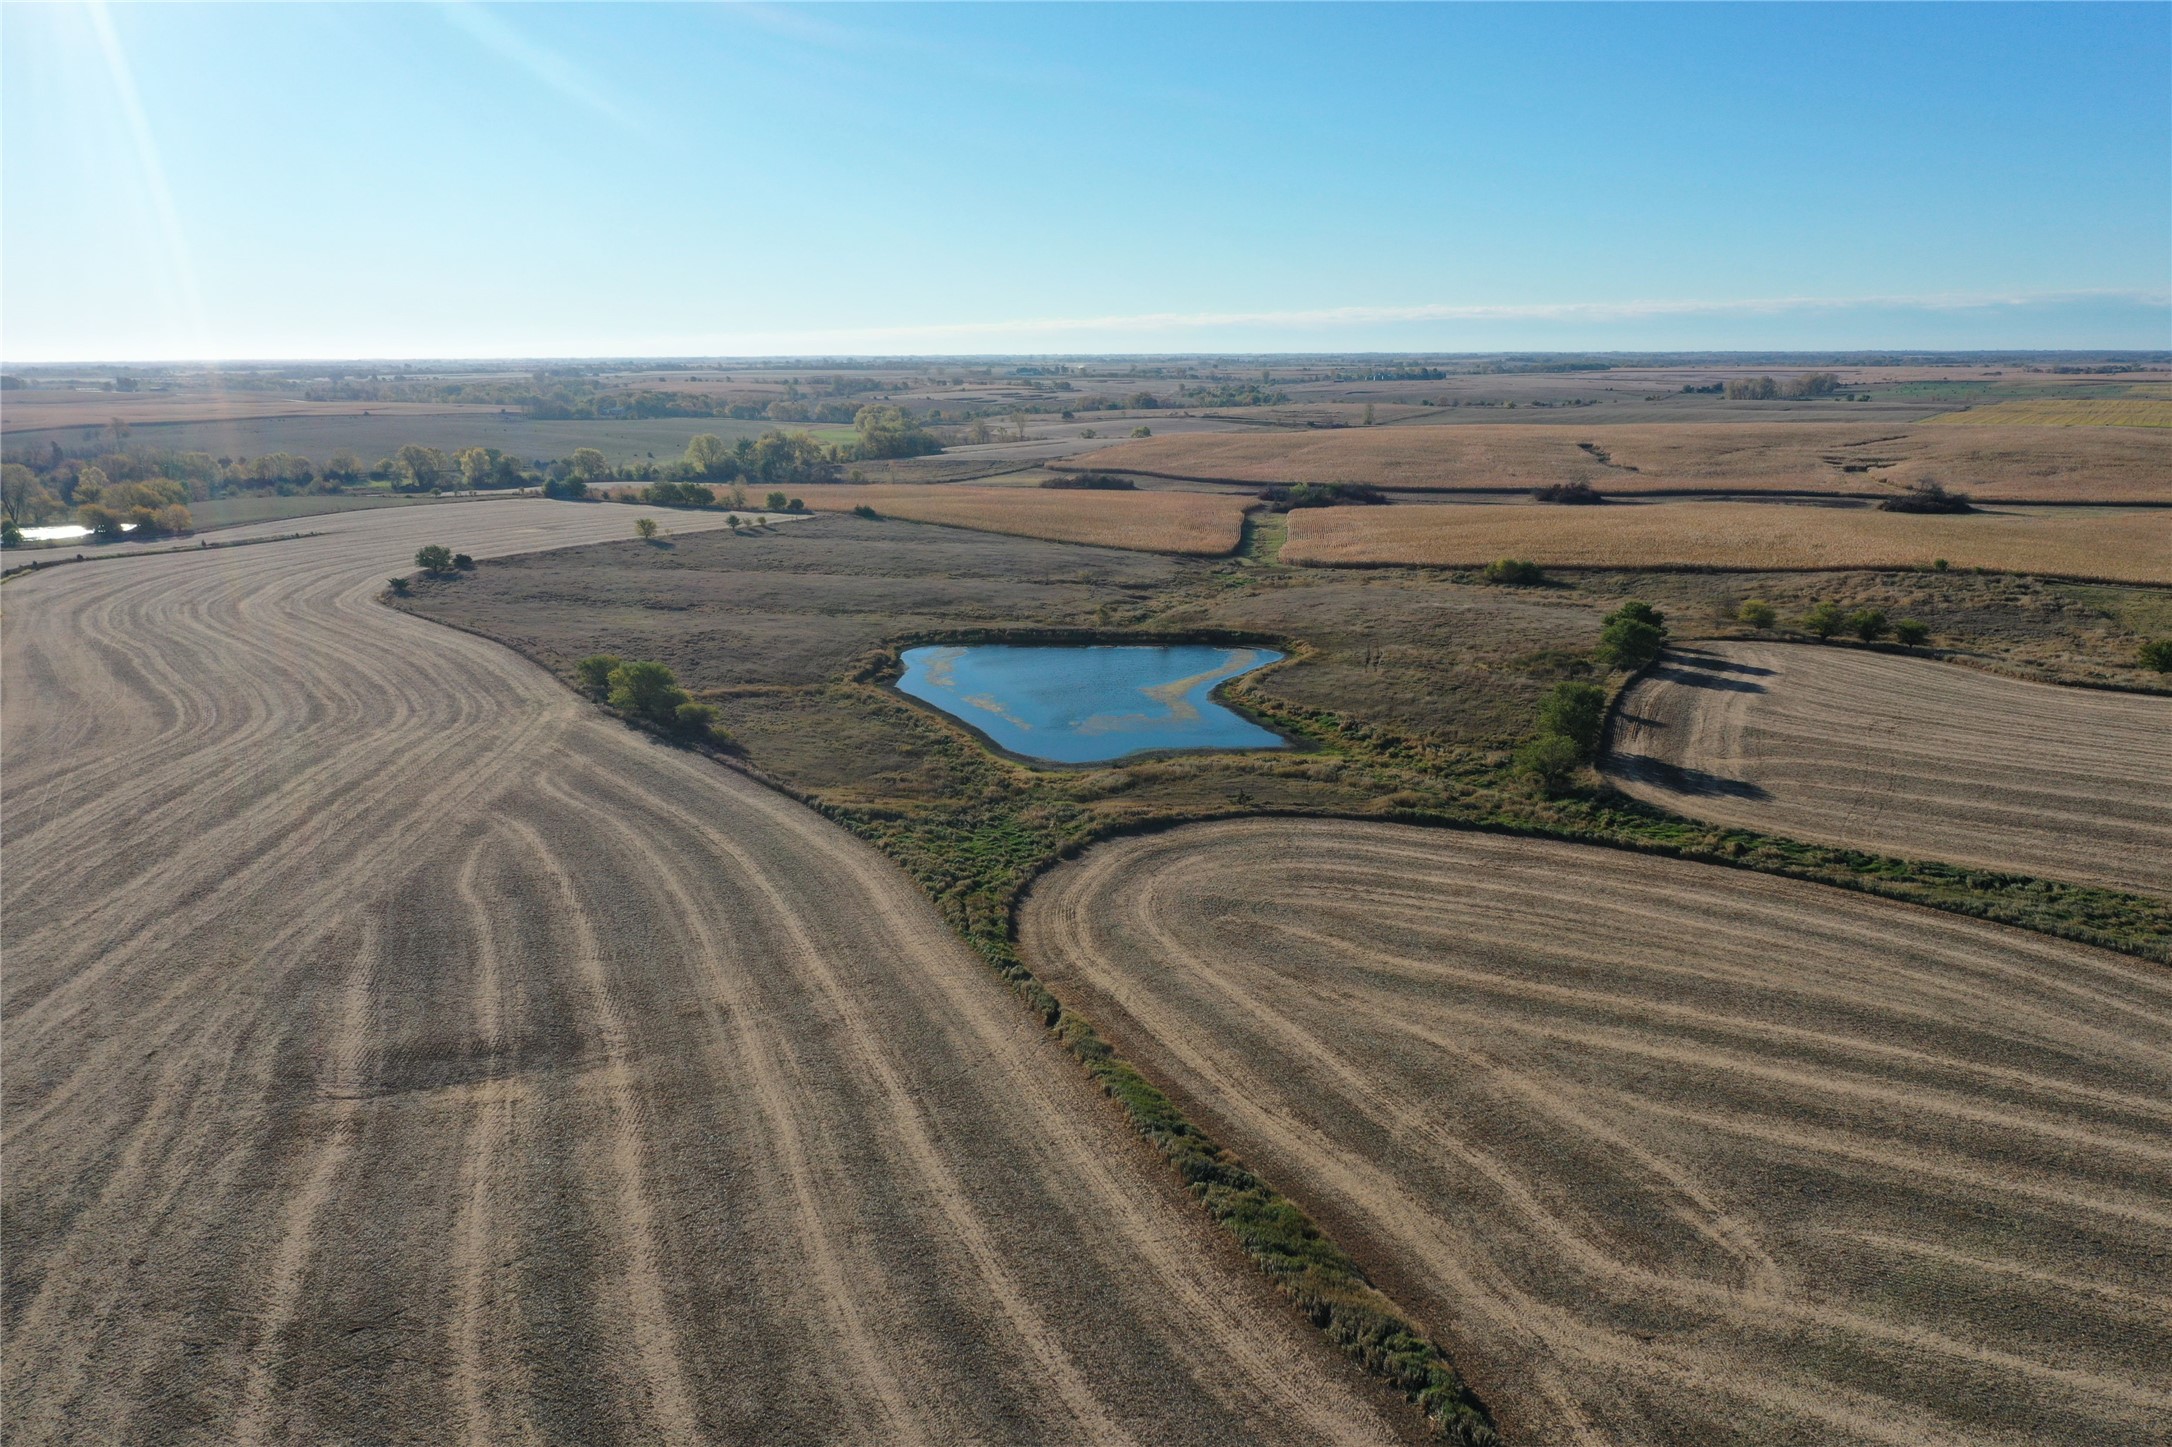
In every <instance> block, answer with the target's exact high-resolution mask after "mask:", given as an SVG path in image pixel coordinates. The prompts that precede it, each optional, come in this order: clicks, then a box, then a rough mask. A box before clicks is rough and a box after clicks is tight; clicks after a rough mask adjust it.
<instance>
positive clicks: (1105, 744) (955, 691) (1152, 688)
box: [897, 643, 1285, 764]
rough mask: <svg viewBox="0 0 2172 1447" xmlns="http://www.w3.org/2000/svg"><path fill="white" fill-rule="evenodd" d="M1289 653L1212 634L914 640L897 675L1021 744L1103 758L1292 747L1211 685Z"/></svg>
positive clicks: (1041, 753)
mask: <svg viewBox="0 0 2172 1447" xmlns="http://www.w3.org/2000/svg"><path fill="white" fill-rule="evenodd" d="M1281 657H1282V655H1281V654H1280V653H1277V652H1276V651H1275V650H1273V649H1271V648H1222V647H1217V646H1214V645H1212V644H1205V643H1180V644H1173V645H1169V646H1165V647H1163V646H1144V645H1131V644H1099V643H1096V644H1085V645H1079V644H1071V645H1055V646H1029V645H1022V644H1007V643H989V644H976V645H972V646H967V647H949V646H942V645H931V646H929V647H925V648H909V649H907V650H906V651H905V674H904V676H903V677H902V678H900V679H899V680H898V684H897V686H898V690H899V691H900V692H902V693H907V694H910V695H911V696H912V697H914V698H917V699H919V700H921V701H922V702H924V703H928V704H931V705H933V706H934V707H936V708H939V709H941V710H942V711H943V712H944V713H947V714H949V715H950V716H951V717H953V718H955V719H958V720H960V721H962V722H964V723H968V724H970V725H972V726H973V727H974V728H976V729H979V730H980V731H981V732H982V733H983V734H986V735H987V736H988V737H989V738H990V739H991V740H993V741H994V742H995V744H996V745H997V747H999V748H1003V749H1007V750H1009V751H1010V752H1011V753H1014V754H1021V755H1024V756H1025V757H1027V758H1032V759H1045V760H1047V761H1048V762H1050V763H1056V764H1093V763H1101V762H1105V761H1107V760H1110V759H1121V758H1125V757H1127V756H1129V755H1131V754H1143V753H1149V752H1152V751H1154V750H1157V749H1279V748H1283V747H1285V740H1284V739H1283V738H1282V736H1281V735H1279V734H1276V733H1273V732H1271V731H1270V730H1267V729H1263V728H1261V727H1260V726H1259V725H1258V724H1256V723H1253V722H1252V721H1251V720H1250V719H1247V718H1244V717H1242V716H1241V715H1239V714H1236V713H1233V712H1231V711H1230V710H1229V709H1226V708H1224V707H1223V706H1222V705H1221V704H1218V703H1216V702H1215V701H1214V700H1213V699H1212V698H1210V697H1208V695H1209V694H1211V693H1212V692H1213V691H1214V689H1215V686H1216V685H1218V684H1220V683H1223V682H1225V681H1226V680H1228V679H1232V678H1236V677H1238V676H1239V675H1241V674H1246V673H1250V672H1251V671H1252V670H1253V669H1255V668H1264V667H1265V666H1266V665H1268V664H1270V663H1274V662H1276V661H1278V660H1279V659H1280V658H1281Z"/></svg>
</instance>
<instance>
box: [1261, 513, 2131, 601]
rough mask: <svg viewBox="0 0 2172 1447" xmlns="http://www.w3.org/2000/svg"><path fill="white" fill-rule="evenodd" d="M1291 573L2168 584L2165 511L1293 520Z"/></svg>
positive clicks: (1287, 549)
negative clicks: (1923, 575) (1761, 575)
mask: <svg viewBox="0 0 2172 1447" xmlns="http://www.w3.org/2000/svg"><path fill="white" fill-rule="evenodd" d="M1282 556H1283V557H1284V558H1285V559H1286V560H1288V561H1290V562H1293V563H1314V564H1368V563H1404V564H1422V565H1428V566H1435V567H1475V566H1479V565H1481V564H1484V563H1486V562H1488V561H1490V560H1492V559H1495V558H1502V557H1516V558H1530V559H1533V560H1534V561H1536V562H1539V563H1542V564H1553V565H1559V566H1564V567H1599V568H1627V567H1655V568H1656V567H1689V568H1727V569H1758V568H1778V569H1786V568H1903V567H1929V566H1931V565H1932V564H1933V563H1934V562H1935V561H1936V560H1938V559H1941V558H1943V559H1946V560H1947V561H1948V562H1950V563H1951V564H1952V565H1953V566H1954V567H1957V568H1988V569H1992V570H1994V571H1998V572H2007V573H2047V574H2058V575H2064V576H2068V577H2089V578H2108V579H2113V580H2116V581H2120V582H2136V583H2164V582H2172V510H2167V509H2155V508H2153V509H2147V510H2141V509H2137V510H2133V511H2123V510H2119V509H2111V508H2089V509H2080V508H2075V509H2002V510H1999V511H1996V512H1984V513H1974V514H1966V515H1936V514H1932V515H1921V514H1907V513H1889V512H1880V511H1876V510H1874V509H1869V508H1852V507H1795V506H1785V505H1775V504H1770V503H1747V502H1669V503H1646V504H1637V505H1616V506H1612V507H1604V508H1561V507H1547V506H1542V505H1535V504H1534V505H1524V504H1485V503H1462V504H1456V503H1448V504H1432V505H1422V506H1399V507H1387V508H1323V509H1316V510H1313V511H1308V512H1301V513H1293V514H1292V515H1291V517H1290V535H1289V541H1288V543H1286V544H1285V545H1284V546H1283V550H1282Z"/></svg>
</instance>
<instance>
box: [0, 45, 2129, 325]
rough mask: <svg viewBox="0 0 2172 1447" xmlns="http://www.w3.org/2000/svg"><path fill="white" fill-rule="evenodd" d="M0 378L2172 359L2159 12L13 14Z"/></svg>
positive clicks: (0, 212)
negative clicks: (1389, 356)
mask: <svg viewBox="0 0 2172 1447" xmlns="http://www.w3.org/2000/svg"><path fill="white" fill-rule="evenodd" d="M0 28H4V35H0V41H4V47H0V124H4V131H0V188H4V189H0V246H4V249H0V355H4V356H5V358H6V359H7V360H9V361H12V362H26V361H39V360H77V359H82V360H88V359H112V360H118V359H142V360H153V359H168V358H198V357H204V358H220V357H223V358H281V357H312V358H332V357H410V356H411V357H475V356H482V357H497V356H600V355H627V354H648V355H710V354H734V355H742V354H775V353H846V352H854V353H868V352H891V353H897V352H914V353H964V352H989V351H999V352H1044V351H1069V352H1088V351H1093V352H1105V351H1179V350H1232V351H1240V350H1241V351H1251V350H1282V351H1303V350H1327V349H1369V350H1490V349H1499V348H1516V349H1533V350H1537V349H1548V348H1607V349H1619V350H1631V349H1663V348H1707V347H1709V348H1744V349H1765V348H1829V347H2056V346H2070V347H2172V301H2168V293H2172V6H2167V5H2165V4H2161V3H2160V4H2150V5H2088V4H2060V5H2051V6H2031V5H1966V6H1964V5H1934V6H1923V7H1917V6H1900V5H1836V6H1823V5H1778V6H1741V7H1737V6H1722V5H1695V6H1681V7H1669V6H1657V7H1647V6H1636V5H1602V6H1583V5H1566V4H1564V5H1528V6H1509V5H1474V6H1453V7H1448V6H1441V7H1436V6H1421V5H1391V6H1368V5H1316V6H1262V7H1254V6H1244V5H1209V6H1138V5H1093V6H1025V5H994V4H990V5H969V6H943V7H920V6H907V5H878V6H847V5H826V6H810V7H789V8H788V7H779V6H715V5H712V6H636V5H615V6H600V7H587V6H574V5H551V6H516V7H487V8H486V7H480V6H468V5H452V6H436V5H377V6H351V7H350V6H339V5H288V6H272V5H248V6H221V7H195V6H184V5H158V6H113V7H110V8H106V9H103V10H101V9H98V8H95V7H81V6H67V7H60V6H55V7H47V6H25V5H18V4H10V5H8V6H6V8H5V10H4V12H0Z"/></svg>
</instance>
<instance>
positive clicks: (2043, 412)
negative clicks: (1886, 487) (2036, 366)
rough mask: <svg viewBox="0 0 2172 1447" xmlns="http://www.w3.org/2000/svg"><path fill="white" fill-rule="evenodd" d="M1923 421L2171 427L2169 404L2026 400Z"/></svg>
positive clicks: (1976, 424) (2115, 399) (2134, 399)
mask: <svg viewBox="0 0 2172 1447" xmlns="http://www.w3.org/2000/svg"><path fill="white" fill-rule="evenodd" d="M1924 421H1926V422H1936V423H1941V424H1944V425H1949V426H1962V427H2172V400H2157V399H2152V398H2139V397H2106V398H2099V399H2081V398H2027V399H2022V400H2018V401H2013V402H1998V403H1994V404H1992V405H1991V406H1989V407H1971V408H1970V409H1969V410H1968V411H1966V412H1946V413H1942V414H1940V415H1939V416H1936V417H1926V418H1925V419H1924Z"/></svg>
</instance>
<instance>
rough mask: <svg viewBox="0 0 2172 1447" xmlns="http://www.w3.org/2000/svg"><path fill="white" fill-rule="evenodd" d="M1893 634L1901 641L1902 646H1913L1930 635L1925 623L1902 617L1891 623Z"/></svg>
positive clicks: (1927, 625)
mask: <svg viewBox="0 0 2172 1447" xmlns="http://www.w3.org/2000/svg"><path fill="white" fill-rule="evenodd" d="M1893 636H1894V637H1895V638H1898V639H1899V640H1900V641H1901V644H1902V646H1903V647H1907V648H1914V647H1916V646H1917V645H1919V644H1920V643H1922V642H1923V640H1924V639H1926V638H1928V637H1930V636H1931V629H1930V625H1929V624H1927V623H1919V622H1917V621H1916V620H1915V619H1913V618H1903V619H1901V620H1899V621H1898V622H1896V623H1895V624H1894V625H1893Z"/></svg>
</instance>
